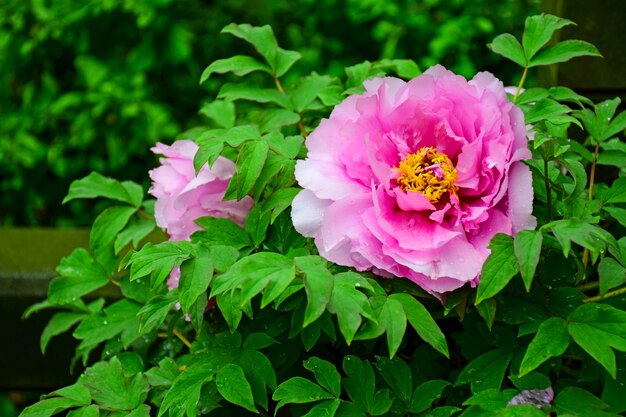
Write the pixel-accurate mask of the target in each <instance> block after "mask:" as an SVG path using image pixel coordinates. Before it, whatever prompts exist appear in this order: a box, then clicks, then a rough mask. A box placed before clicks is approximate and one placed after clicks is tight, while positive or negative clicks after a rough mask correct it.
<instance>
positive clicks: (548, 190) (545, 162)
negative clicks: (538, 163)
mask: <svg viewBox="0 0 626 417" xmlns="http://www.w3.org/2000/svg"><path fill="white" fill-rule="evenodd" d="M543 180H544V182H545V185H546V203H547V204H548V219H549V220H550V221H552V187H551V186H550V178H549V175H548V158H547V157H546V155H545V154H544V156H543Z"/></svg>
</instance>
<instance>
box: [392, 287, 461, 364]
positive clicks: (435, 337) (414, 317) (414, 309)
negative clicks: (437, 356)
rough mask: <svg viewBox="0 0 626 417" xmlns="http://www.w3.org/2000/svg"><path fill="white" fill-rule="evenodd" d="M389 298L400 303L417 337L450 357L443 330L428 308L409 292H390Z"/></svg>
mask: <svg viewBox="0 0 626 417" xmlns="http://www.w3.org/2000/svg"><path fill="white" fill-rule="evenodd" d="M389 298H392V299H394V300H397V301H399V302H400V304H402V308H403V309H404V314H405V315H406V318H407V319H408V320H409V323H410V324H411V327H413V328H414V329H415V331H416V332H417V334H418V336H419V337H421V338H422V339H423V340H424V341H425V342H426V343H428V344H429V345H431V346H432V347H433V348H434V349H435V350H437V351H438V352H440V353H442V354H443V355H444V356H445V357H447V358H449V357H450V354H449V353H448V343H447V342H446V338H445V336H444V334H443V332H442V331H441V329H440V328H439V326H438V325H437V322H435V320H434V319H433V318H432V316H431V315H430V313H429V312H428V310H426V308H425V307H424V306H423V305H422V304H421V303H420V302H419V301H417V299H416V298H415V297H412V296H410V295H409V294H392V295H391V296H390V297H389Z"/></svg>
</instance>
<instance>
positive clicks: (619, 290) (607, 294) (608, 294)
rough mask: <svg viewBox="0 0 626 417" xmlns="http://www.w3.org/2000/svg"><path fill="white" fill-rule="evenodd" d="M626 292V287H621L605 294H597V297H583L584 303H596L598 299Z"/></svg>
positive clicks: (601, 299)
mask: <svg viewBox="0 0 626 417" xmlns="http://www.w3.org/2000/svg"><path fill="white" fill-rule="evenodd" d="M622 294H626V287H624V288H620V289H618V290H613V291H609V292H607V293H606V294H603V295H596V296H595V297H587V298H583V300H582V301H583V303H595V302H596V301H603V300H606V299H608V298H613V297H617V296H618V295H622Z"/></svg>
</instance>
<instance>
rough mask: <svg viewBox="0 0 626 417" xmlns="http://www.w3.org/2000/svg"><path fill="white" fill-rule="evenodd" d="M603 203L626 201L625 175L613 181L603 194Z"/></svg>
mask: <svg viewBox="0 0 626 417" xmlns="http://www.w3.org/2000/svg"><path fill="white" fill-rule="evenodd" d="M603 199H604V202H605V203H613V204H615V203H626V177H622V178H618V179H616V180H615V181H613V184H611V188H609V189H608V190H607V191H606V192H605V193H604V195H603Z"/></svg>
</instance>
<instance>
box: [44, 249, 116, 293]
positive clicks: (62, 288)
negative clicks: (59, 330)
mask: <svg viewBox="0 0 626 417" xmlns="http://www.w3.org/2000/svg"><path fill="white" fill-rule="evenodd" d="M56 272H57V274H59V275H60V277H58V278H55V279H53V280H52V281H51V282H50V286H49V287H48V299H49V300H50V302H51V303H53V304H58V305H61V304H68V303H71V302H73V301H75V300H76V299H77V298H79V297H82V296H83V295H86V294H89V293H90V292H92V291H94V290H97V289H98V288H101V287H104V286H105V285H106V284H108V283H109V279H108V277H107V275H106V273H105V271H104V270H103V269H102V267H101V266H100V265H99V264H98V263H97V262H96V261H95V260H94V259H93V258H92V257H91V255H90V254H89V252H87V251H86V250H85V249H83V248H78V249H74V251H73V252H72V253H71V254H70V255H69V256H67V257H65V258H63V259H61V262H60V263H59V266H58V267H57V269H56Z"/></svg>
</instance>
